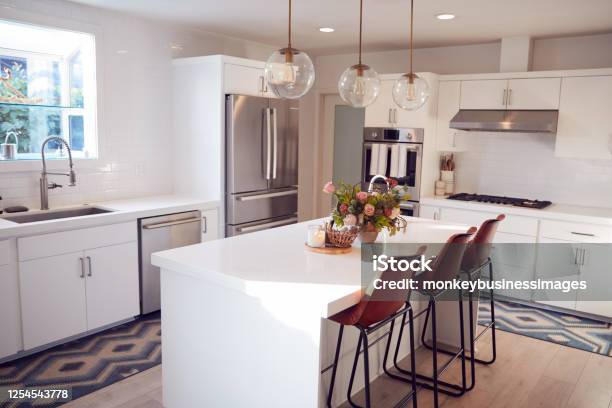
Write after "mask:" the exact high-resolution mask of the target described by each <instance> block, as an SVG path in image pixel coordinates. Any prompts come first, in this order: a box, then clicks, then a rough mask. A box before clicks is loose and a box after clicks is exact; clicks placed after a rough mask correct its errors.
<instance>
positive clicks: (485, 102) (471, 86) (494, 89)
mask: <svg viewBox="0 0 612 408" xmlns="http://www.w3.org/2000/svg"><path fill="white" fill-rule="evenodd" d="M507 97H508V80H507V79H487V80H478V81H461V104H460V106H461V109H506V101H507Z"/></svg>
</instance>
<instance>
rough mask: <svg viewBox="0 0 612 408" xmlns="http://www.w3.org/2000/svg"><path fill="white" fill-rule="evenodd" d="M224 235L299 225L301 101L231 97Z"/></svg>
mask: <svg viewBox="0 0 612 408" xmlns="http://www.w3.org/2000/svg"><path fill="white" fill-rule="evenodd" d="M225 112H226V130H225V132H226V138H225V154H226V160H225V170H226V172H225V210H226V213H225V214H226V217H225V218H226V225H225V234H226V236H228V237H231V236H234V235H241V234H246V233H249V232H255V231H260V230H264V229H268V228H273V227H278V226H282V225H288V224H293V223H296V222H297V203H298V189H297V184H298V120H299V110H298V102H297V101H290V100H282V99H271V98H261V97H256V96H245V95H227V96H226V110H225Z"/></svg>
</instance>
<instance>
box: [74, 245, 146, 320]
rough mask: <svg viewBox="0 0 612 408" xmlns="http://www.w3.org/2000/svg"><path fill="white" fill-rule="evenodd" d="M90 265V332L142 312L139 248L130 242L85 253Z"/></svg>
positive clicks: (88, 309) (88, 288)
mask: <svg viewBox="0 0 612 408" xmlns="http://www.w3.org/2000/svg"><path fill="white" fill-rule="evenodd" d="M84 255H85V260H86V261H87V274H86V279H85V282H86V287H85V293H86V298H87V328H88V330H92V329H95V328H98V327H102V326H106V325H109V324H111V323H114V322H118V321H120V320H124V319H128V318H130V317H132V316H135V315H137V314H138V313H139V311H140V300H139V282H138V244H137V243H136V242H128V243H126V244H121V245H113V246H109V247H104V248H97V249H92V250H89V251H85V252H84Z"/></svg>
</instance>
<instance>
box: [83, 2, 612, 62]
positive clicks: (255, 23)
mask: <svg viewBox="0 0 612 408" xmlns="http://www.w3.org/2000/svg"><path fill="white" fill-rule="evenodd" d="M72 1H75V2H78V3H83V4H88V5H92V6H96V7H103V8H107V9H112V10H117V11H122V12H127V13H131V14H134V15H138V16H143V17H148V18H154V19H161V20H165V21H169V22H173V23H180V24H184V25H188V26H190V27H194V28H199V29H202V30H206V31H210V32H215V33H220V34H225V35H229V36H233V37H238V38H244V39H249V40H252V41H256V42H261V43H264V44H272V45H276V46H279V45H282V44H283V43H284V42H285V41H286V40H285V37H286V29H287V28H286V24H287V23H286V18H287V0H130V1H125V0H72ZM293 9H294V13H293V14H294V21H293V22H294V41H293V42H294V45H295V46H296V47H297V48H302V49H307V50H310V51H311V52H313V53H315V54H330V53H338V52H350V51H353V50H354V49H355V47H356V39H357V28H358V21H359V20H358V19H359V0H331V1H330V0H293ZM364 9H365V13H366V14H365V18H364V30H365V32H364V45H366V46H367V49H368V50H369V51H380V50H389V49H398V48H406V46H407V38H408V18H409V9H410V2H409V0H365V6H364ZM442 12H450V13H454V14H456V16H457V18H455V19H454V20H450V21H440V20H437V19H436V18H435V17H434V16H435V15H436V14H438V13H442ZM319 27H334V28H335V29H336V32H335V33H332V34H324V33H320V32H319V31H318V28H319ZM611 31H612V0H463V1H458V0H416V1H415V46H417V47H431V46H442V45H456V44H473V43H481V42H492V41H497V40H499V39H500V38H502V37H508V36H518V35H529V36H532V37H536V38H542V37H557V36H568V35H582V34H594V33H602V32H611Z"/></svg>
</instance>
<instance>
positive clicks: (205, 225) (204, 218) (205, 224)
mask: <svg viewBox="0 0 612 408" xmlns="http://www.w3.org/2000/svg"><path fill="white" fill-rule="evenodd" d="M202 220H204V229H203V230H202V233H203V234H206V233H207V232H208V221H206V217H202Z"/></svg>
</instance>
